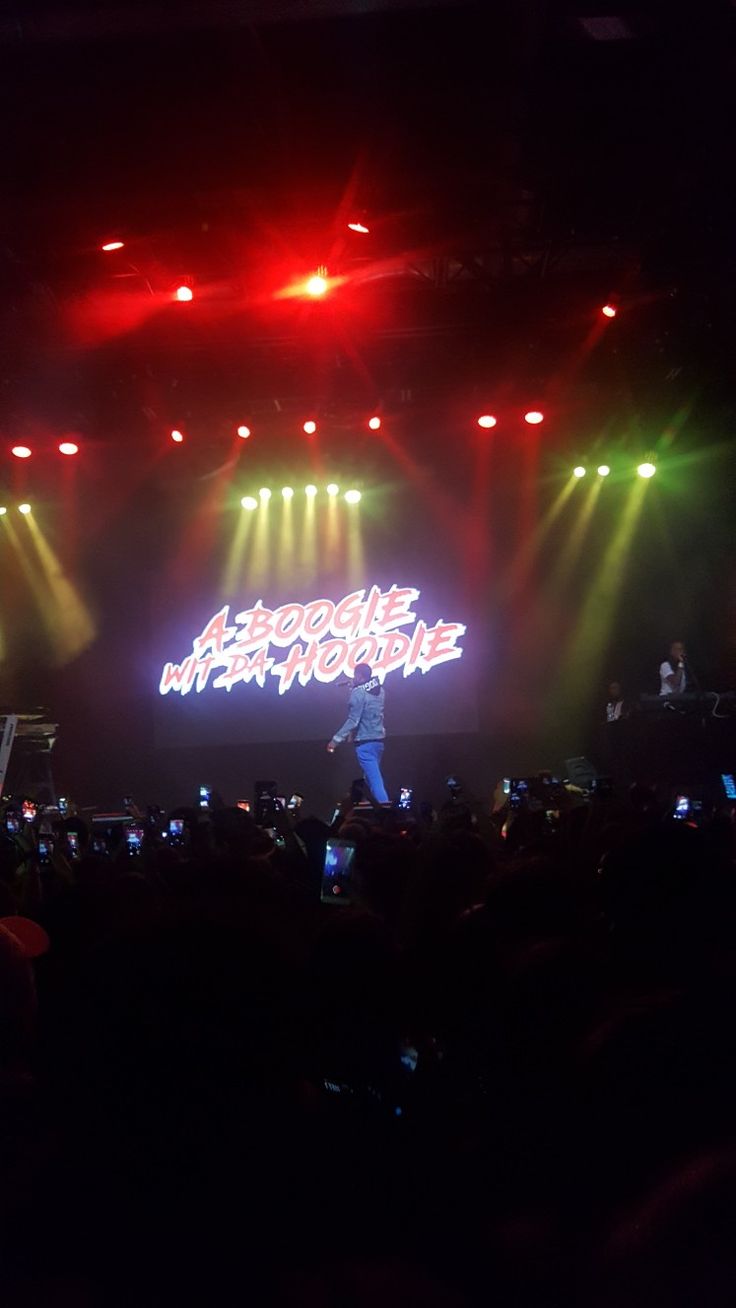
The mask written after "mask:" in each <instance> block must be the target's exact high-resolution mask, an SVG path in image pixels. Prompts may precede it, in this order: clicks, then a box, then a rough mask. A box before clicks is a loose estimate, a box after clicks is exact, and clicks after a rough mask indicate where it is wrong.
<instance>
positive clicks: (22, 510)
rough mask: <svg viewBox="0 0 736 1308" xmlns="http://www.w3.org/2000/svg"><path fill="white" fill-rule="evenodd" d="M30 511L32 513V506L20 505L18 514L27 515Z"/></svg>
mask: <svg viewBox="0 0 736 1308" xmlns="http://www.w3.org/2000/svg"><path fill="white" fill-rule="evenodd" d="M30 511H31V506H30V504H19V505H18V512H19V513H22V514H24V515H25V514H26V513H30Z"/></svg>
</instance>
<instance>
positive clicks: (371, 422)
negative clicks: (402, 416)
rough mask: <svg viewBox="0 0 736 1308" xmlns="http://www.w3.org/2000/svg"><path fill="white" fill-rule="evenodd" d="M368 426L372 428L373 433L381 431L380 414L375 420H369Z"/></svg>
mask: <svg viewBox="0 0 736 1308" xmlns="http://www.w3.org/2000/svg"><path fill="white" fill-rule="evenodd" d="M368 426H369V427H370V429H371V431H380V430H381V419H380V418H379V417H378V414H376V416H375V418H369V419H368Z"/></svg>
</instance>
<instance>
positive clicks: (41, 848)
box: [38, 836, 54, 863]
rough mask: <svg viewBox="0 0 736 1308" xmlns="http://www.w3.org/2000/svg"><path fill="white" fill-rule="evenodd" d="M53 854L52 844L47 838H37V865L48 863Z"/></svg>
mask: <svg viewBox="0 0 736 1308" xmlns="http://www.w3.org/2000/svg"><path fill="white" fill-rule="evenodd" d="M53 852H54V842H53V840H49V837H48V836H39V837H38V861H39V863H50V862H51V855H52V854H53Z"/></svg>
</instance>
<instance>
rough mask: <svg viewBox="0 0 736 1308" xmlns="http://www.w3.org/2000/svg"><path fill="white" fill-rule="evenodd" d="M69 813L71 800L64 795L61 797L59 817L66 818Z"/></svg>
mask: <svg viewBox="0 0 736 1308" xmlns="http://www.w3.org/2000/svg"><path fill="white" fill-rule="evenodd" d="M68 812H69V800H68V799H67V798H66V797H65V796H64V795H59V817H66V816H67V814H68Z"/></svg>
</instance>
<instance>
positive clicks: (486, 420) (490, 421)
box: [478, 413, 496, 431]
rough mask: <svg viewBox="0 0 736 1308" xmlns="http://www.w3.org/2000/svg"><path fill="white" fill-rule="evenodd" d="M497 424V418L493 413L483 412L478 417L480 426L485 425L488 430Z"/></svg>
mask: <svg viewBox="0 0 736 1308" xmlns="http://www.w3.org/2000/svg"><path fill="white" fill-rule="evenodd" d="M495 425H496V419H495V418H494V416H493V414H492V413H482V414H481V415H480V417H479V419H478V426H479V427H483V428H484V429H485V430H486V431H488V430H490V428H491V427H495Z"/></svg>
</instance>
